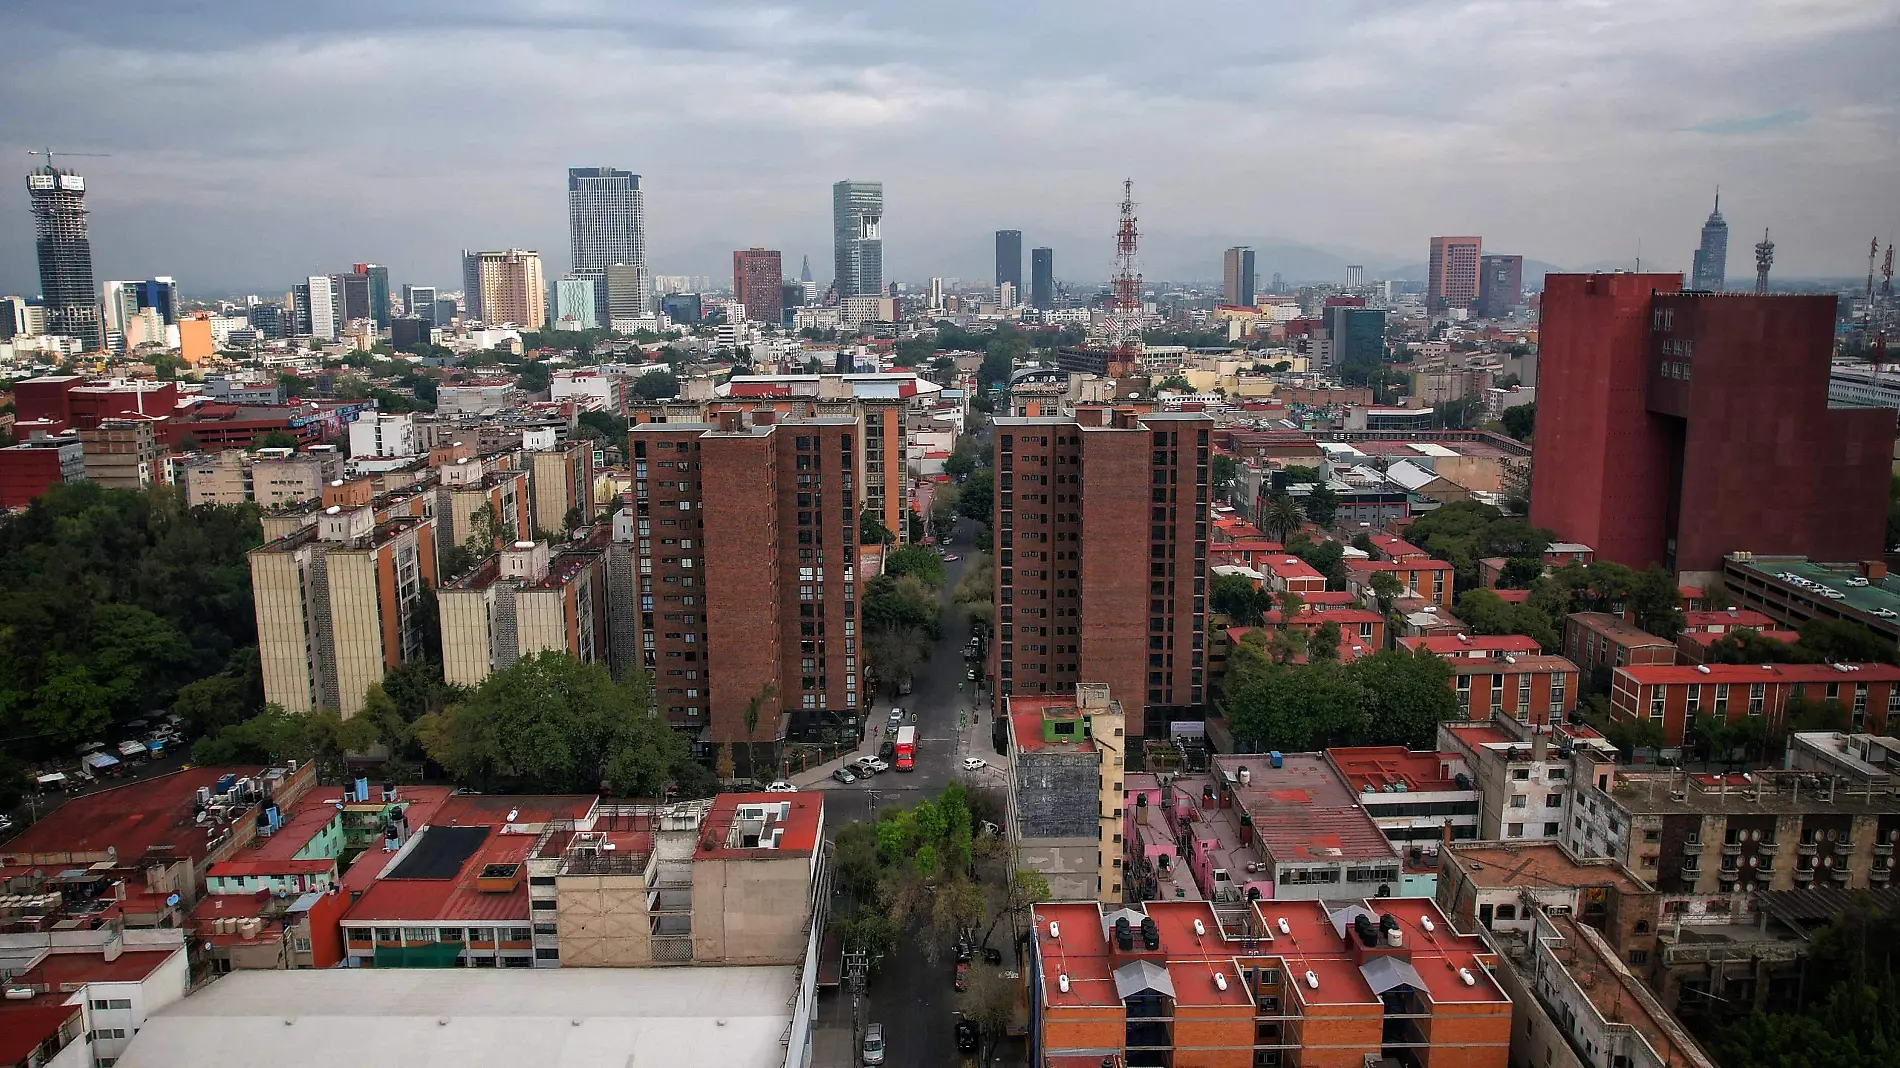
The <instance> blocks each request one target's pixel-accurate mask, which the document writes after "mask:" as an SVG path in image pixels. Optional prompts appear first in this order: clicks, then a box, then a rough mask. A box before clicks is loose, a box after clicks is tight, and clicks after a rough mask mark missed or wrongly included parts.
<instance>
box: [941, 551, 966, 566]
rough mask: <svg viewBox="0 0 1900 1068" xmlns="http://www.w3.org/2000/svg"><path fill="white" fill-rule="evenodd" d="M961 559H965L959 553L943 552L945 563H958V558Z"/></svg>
mask: <svg viewBox="0 0 1900 1068" xmlns="http://www.w3.org/2000/svg"><path fill="white" fill-rule="evenodd" d="M961 559H963V557H961V556H958V555H957V554H956V553H944V554H943V562H944V563H946V564H954V563H956V562H957V561H958V560H961Z"/></svg>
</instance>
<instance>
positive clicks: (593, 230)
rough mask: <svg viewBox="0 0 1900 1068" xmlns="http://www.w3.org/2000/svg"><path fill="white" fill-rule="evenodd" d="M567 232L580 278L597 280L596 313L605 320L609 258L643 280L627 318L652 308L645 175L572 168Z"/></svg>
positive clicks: (569, 171) (648, 312)
mask: <svg viewBox="0 0 1900 1068" xmlns="http://www.w3.org/2000/svg"><path fill="white" fill-rule="evenodd" d="M567 234H568V244H569V249H570V253H571V259H570V263H571V268H570V270H571V271H572V273H573V276H574V277H575V278H582V279H590V280H592V281H593V283H594V319H595V321H596V322H597V323H601V324H605V323H606V322H607V320H608V318H609V315H608V310H607V278H606V271H607V267H608V265H610V264H615V263H622V264H626V265H628V266H630V267H633V268H634V269H635V270H636V271H637V273H638V274H639V277H640V280H641V282H642V286H641V292H640V296H639V300H638V304H637V306H636V307H634V308H632V309H631V310H630V314H627V315H623V316H620V318H623V319H641V318H645V317H647V316H649V315H652V314H653V307H652V296H651V294H650V287H648V286H647V285H645V283H646V282H647V280H648V274H647V228H646V193H645V191H643V190H642V189H641V188H640V176H639V175H637V174H634V173H632V172H631V171H623V170H618V169H616V168H613V167H569V168H568V169H567Z"/></svg>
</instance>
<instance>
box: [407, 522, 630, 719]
mask: <svg viewBox="0 0 1900 1068" xmlns="http://www.w3.org/2000/svg"><path fill="white" fill-rule="evenodd" d="M607 541H608V528H606V527H601V528H599V529H598V531H597V533H596V534H595V536H594V537H592V538H590V539H589V540H588V541H586V542H583V543H582V544H581V545H579V546H577V547H574V548H571V549H567V550H565V551H562V552H560V553H553V552H551V550H550V549H549V548H548V546H547V543H545V542H533V541H523V542H518V543H516V544H515V545H513V546H511V547H510V548H508V549H505V550H503V551H502V552H499V553H496V554H495V555H493V556H491V557H489V558H488V559H486V560H484V561H482V562H481V563H480V564H479V565H477V566H476V568H475V570H473V571H472V572H470V573H469V574H467V575H465V576H463V577H462V578H460V579H457V580H455V581H453V582H450V583H448V584H447V585H445V586H443V587H442V588H441V589H440V590H439V591H437V593H436V603H437V605H438V608H439V612H440V615H441V619H442V675H443V678H444V679H446V680H447V681H448V682H449V683H450V684H451V685H455V686H475V685H479V684H480V683H481V681H482V680H483V679H485V678H487V677H488V676H489V674H490V673H491V672H494V671H498V670H501V669H503V668H506V667H508V666H510V665H512V664H513V663H515V661H517V660H519V659H521V658H522V657H524V656H528V655H530V654H532V653H538V652H550V651H552V652H565V653H571V654H573V655H574V656H575V657H576V658H578V659H580V660H583V661H588V662H593V661H600V660H605V659H606V658H607V567H606V546H607Z"/></svg>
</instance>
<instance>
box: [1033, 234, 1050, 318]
mask: <svg viewBox="0 0 1900 1068" xmlns="http://www.w3.org/2000/svg"><path fill="white" fill-rule="evenodd" d="M1029 303H1030V304H1031V305H1032V306H1034V307H1037V308H1045V309H1046V308H1053V307H1055V306H1056V251H1055V249H1052V248H1038V249H1031V250H1030V252H1029Z"/></svg>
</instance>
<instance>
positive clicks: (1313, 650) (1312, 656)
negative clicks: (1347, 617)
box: [1306, 619, 1339, 662]
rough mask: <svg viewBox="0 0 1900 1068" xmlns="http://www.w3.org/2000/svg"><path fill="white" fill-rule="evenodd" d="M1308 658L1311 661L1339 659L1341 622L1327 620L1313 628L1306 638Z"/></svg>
mask: <svg viewBox="0 0 1900 1068" xmlns="http://www.w3.org/2000/svg"><path fill="white" fill-rule="evenodd" d="M1306 658H1307V659H1308V660H1311V661H1315V662H1317V661H1321V660H1338V659H1339V624H1337V623H1335V622H1333V621H1332V620H1330V619H1329V620H1327V621H1325V622H1324V623H1321V624H1320V625H1319V626H1317V627H1315V628H1313V634H1312V637H1309V638H1307V639H1306Z"/></svg>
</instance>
